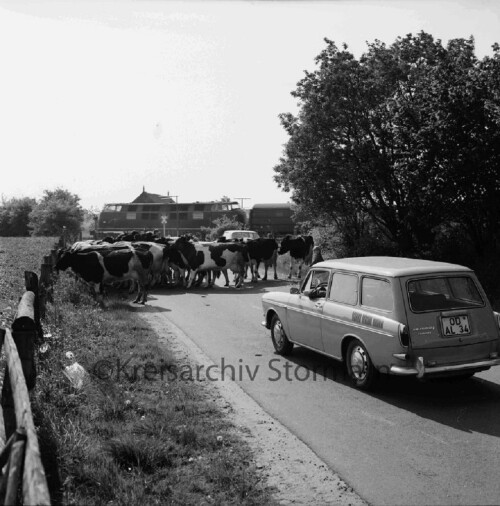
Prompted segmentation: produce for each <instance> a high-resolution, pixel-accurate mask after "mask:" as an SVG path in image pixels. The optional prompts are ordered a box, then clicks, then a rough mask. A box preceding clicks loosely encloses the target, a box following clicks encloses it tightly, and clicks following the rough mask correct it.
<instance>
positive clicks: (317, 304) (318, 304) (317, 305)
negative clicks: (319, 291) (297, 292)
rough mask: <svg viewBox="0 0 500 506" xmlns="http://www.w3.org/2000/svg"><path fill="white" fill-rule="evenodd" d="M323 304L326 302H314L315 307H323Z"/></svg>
mask: <svg viewBox="0 0 500 506" xmlns="http://www.w3.org/2000/svg"><path fill="white" fill-rule="evenodd" d="M323 304H324V302H316V304H314V307H317V308H320V307H323Z"/></svg>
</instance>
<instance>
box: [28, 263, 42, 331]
mask: <svg viewBox="0 0 500 506" xmlns="http://www.w3.org/2000/svg"><path fill="white" fill-rule="evenodd" d="M24 283H25V285H26V290H27V291H28V292H33V293H34V294H35V301H34V320H35V327H36V332H37V341H42V340H43V330H42V323H41V317H40V293H39V289H38V288H39V287H38V276H37V275H36V274H35V273H34V272H31V271H24ZM43 316H44V317H45V314H44V315H43Z"/></svg>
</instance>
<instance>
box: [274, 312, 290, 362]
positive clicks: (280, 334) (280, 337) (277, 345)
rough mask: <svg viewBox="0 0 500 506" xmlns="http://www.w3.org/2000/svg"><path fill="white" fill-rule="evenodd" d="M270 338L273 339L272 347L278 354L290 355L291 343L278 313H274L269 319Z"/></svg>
mask: <svg viewBox="0 0 500 506" xmlns="http://www.w3.org/2000/svg"><path fill="white" fill-rule="evenodd" d="M271 339H272V340H273V345H274V349H275V350H276V353H278V354H279V355H283V356H284V355H290V353H291V352H292V349H293V343H291V342H290V341H289V340H288V337H286V334H285V330H284V329H283V324H282V323H281V320H280V319H279V316H278V315H276V314H275V315H274V316H273V319H272V320H271Z"/></svg>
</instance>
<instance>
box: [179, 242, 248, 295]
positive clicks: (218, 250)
mask: <svg viewBox="0 0 500 506" xmlns="http://www.w3.org/2000/svg"><path fill="white" fill-rule="evenodd" d="M173 248H175V249H177V250H178V251H179V253H180V254H181V256H182V259H183V260H184V262H185V264H186V265H187V266H188V267H189V269H190V273H189V280H188V283H187V288H190V287H191V285H192V283H193V281H194V279H195V278H196V274H197V273H198V272H200V271H215V272H217V271H222V272H224V271H226V273H227V270H228V269H230V270H231V271H233V272H234V273H235V274H236V276H237V277H236V281H235V286H236V288H239V287H241V285H242V284H243V276H244V273H245V263H246V262H248V261H249V257H248V251H247V249H246V246H245V244H242V243H232V242H231V243H226V244H225V243H199V242H197V243H195V242H192V241H191V240H189V238H187V237H179V238H178V239H177V240H176V241H175V243H174V245H173ZM226 279H227V278H226Z"/></svg>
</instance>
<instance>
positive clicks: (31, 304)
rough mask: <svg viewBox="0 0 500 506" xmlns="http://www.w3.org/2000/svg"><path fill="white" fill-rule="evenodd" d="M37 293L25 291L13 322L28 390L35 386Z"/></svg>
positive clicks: (14, 334)
mask: <svg viewBox="0 0 500 506" xmlns="http://www.w3.org/2000/svg"><path fill="white" fill-rule="evenodd" d="M36 332H37V328H36V323H35V294H34V293H33V292H24V294H23V296H22V297H21V301H20V302H19V306H18V307H17V313H16V318H15V320H14V321H13V322H12V338H13V339H14V342H15V343H16V346H17V351H18V353H19V357H20V359H21V363H22V366H23V373H24V377H25V379H26V385H27V387H28V390H31V389H32V388H33V387H34V386H35V379H36V367H35V337H36Z"/></svg>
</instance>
